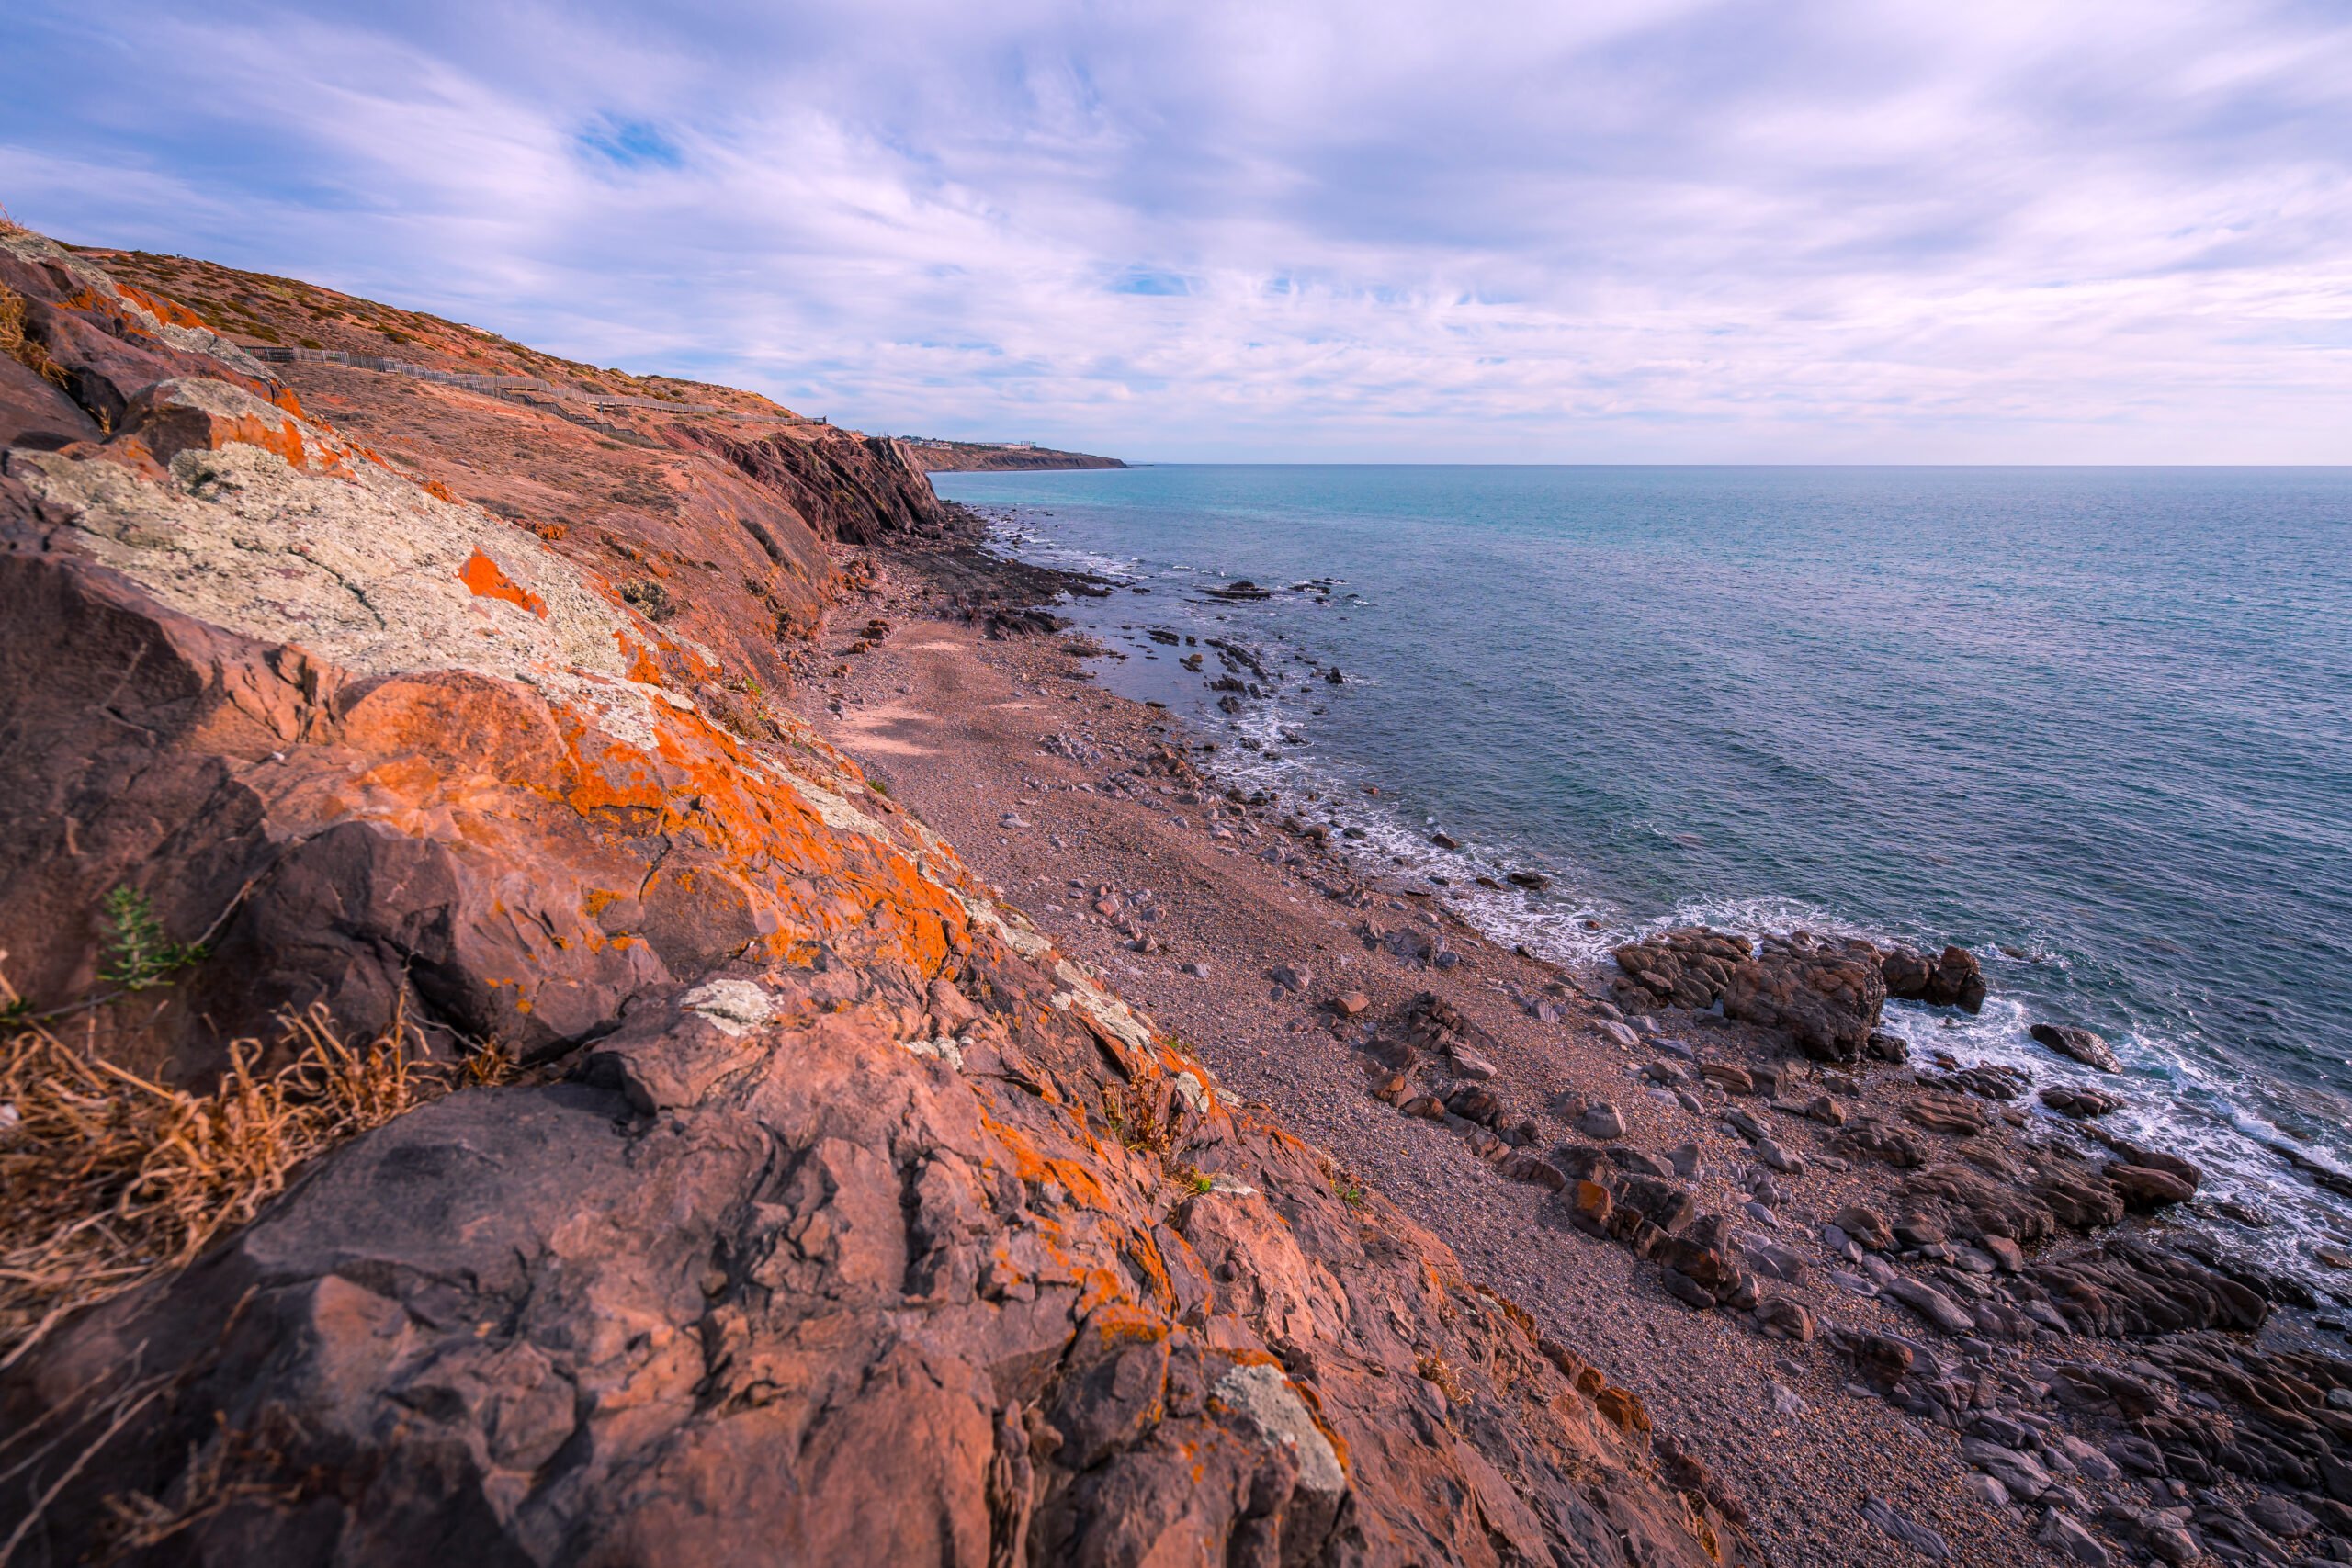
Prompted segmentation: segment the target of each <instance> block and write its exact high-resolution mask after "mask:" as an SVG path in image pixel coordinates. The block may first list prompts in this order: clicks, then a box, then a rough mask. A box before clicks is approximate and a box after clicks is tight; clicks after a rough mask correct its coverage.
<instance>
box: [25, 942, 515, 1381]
mask: <svg viewBox="0 0 2352 1568" xmlns="http://www.w3.org/2000/svg"><path fill="white" fill-rule="evenodd" d="M0 994H5V995H6V997H7V998H13V995H14V993H13V991H12V990H9V989H8V987H7V986H6V980H5V979H0ZM281 1022H282V1026H283V1034H282V1036H281V1039H280V1041H279V1044H280V1046H281V1048H282V1049H284V1050H286V1051H288V1052H290V1053H291V1054H292V1060H291V1061H289V1062H288V1064H287V1066H283V1067H280V1068H278V1069H277V1070H276V1071H273V1072H263V1071H260V1070H257V1069H256V1067H255V1066H254V1063H255V1062H256V1061H257V1060H258V1059H259V1058H260V1057H261V1055H262V1045H261V1043H260V1042H259V1041H257V1040H241V1041H238V1042H237V1043H234V1044H233V1045H232V1046H231V1047H230V1053H229V1055H230V1067H229V1071H228V1072H227V1073H226V1074H225V1075H223V1076H222V1077H221V1079H220V1083H219V1084H218V1085H217V1086H216V1087H215V1088H214V1089H211V1090H210V1091H209V1092H208V1093H203V1094H191V1093H189V1092H187V1091H186V1090H184V1089H171V1088H168V1087H166V1086H164V1085H162V1084H157V1083H153V1082H150V1081H149V1080H148V1079H146V1078H143V1077H140V1076H139V1075H137V1074H135V1073H132V1072H130V1071H128V1070H126V1069H124V1068H122V1067H120V1066H116V1065H115V1064H114V1063H112V1062H109V1061H107V1059H106V1058H105V1057H104V1056H103V1055H99V1054H98V1053H97V1052H96V1049H95V1048H94V1047H93V1046H91V1045H88V1044H85V1045H84V1046H81V1047H76V1046H74V1045H72V1044H69V1043H66V1042H65V1041H63V1040H62V1039H60V1038H59V1037H58V1036H57V1035H56V1034H54V1033H52V1032H50V1031H49V1030H48V1029H45V1028H41V1027H39V1026H37V1025H17V1027H16V1028H15V1029H14V1031H13V1032H11V1034H10V1035H9V1037H8V1038H7V1040H6V1043H5V1044H0V1367H6V1365H8V1364H9V1363H11V1362H13V1361H15V1360H16V1359H17V1358H18V1357H19V1356H21V1355H22V1354H24V1352H25V1351H26V1350H27V1349H28V1348H30V1347H31V1345H32V1344H34V1343H35V1342H36V1341H38V1340H39V1339H40V1337H41V1336H42V1335H43V1334H44V1333H46V1332H47V1331H48V1329H49V1328H50V1326H51V1325H53V1324H55V1323H56V1322H57V1321H58V1320H59V1319H60V1318H62V1317H63V1316H64V1315H65V1314H68V1313H70V1312H73V1311H74V1310H75V1309H77V1308H80V1307H84V1306H87V1305H90V1304H91V1303H96V1302H99V1301H103V1300H105V1299H106V1298H107V1297H108V1296H111V1295H115V1294H117V1293H119V1292H122V1291H125V1290H128V1289H130V1287H131V1286H133V1285H135V1284H137V1283H139V1282H140V1281H141V1280H145V1279H147V1278H149V1277H151V1276H153V1275H154V1274H157V1273H160V1272H162V1271H164V1270H165V1269H176V1268H179V1267H181V1266H183V1265H185V1264H187V1263H188V1262H189V1261H191V1260H192V1259H194V1258H196V1257H197V1255H198V1253H200V1252H202V1251H203V1250H204V1249H205V1247H208V1246H209V1245H210V1244H211V1243H212V1242H213V1241H214V1240H216V1239H218V1238H219V1237H220V1236H221V1235H225V1234H227V1233H228V1232H230V1231H232V1230H234V1229H235V1228H236V1227H238V1226H240V1225H243V1224H246V1223H247V1222H248V1221H250V1220H252V1219H253V1218H254V1216H255V1215H256V1214H258V1213H260V1212H261V1210H262V1208H263V1206H264V1205H265V1204H266V1203H267V1202H268V1201H270V1200H271V1199H272V1198H275V1197H277V1195H278V1194H279V1193H280V1192H283V1191H284V1190H286V1186H287V1183H288V1180H289V1179H290V1178H291V1177H292V1175H293V1174H294V1172H295V1171H296V1169H297V1168H300V1166H301V1165H302V1164H303V1162H304V1161H306V1160H309V1159H311V1158H312V1157H314V1156H317V1155H320V1154H322V1153H323V1152H324V1151H326V1150H327V1149H329V1148H331V1147H333V1146H334V1145H336V1144H338V1143H340V1142H342V1141H343V1140H344V1139H345V1138H348V1137H351V1136H353V1135H354V1134H358V1133H364V1132H366V1131H367V1130H368V1129H369V1128H371V1127H379V1126H381V1125H382V1124H383V1123H385V1122H389V1121H390V1120H391V1119H392V1118H393V1117H395V1116H398V1115H399V1114H401V1112H402V1111H408V1110H410V1109H412V1108H413V1107H415V1106H417V1105H421V1104H423V1103H424V1102H425V1101H427V1100H434V1099H437V1098H439V1097H440V1096H441V1095H443V1094H446V1093H447V1092H448V1091H449V1090H450V1089H454V1088H457V1087H458V1086H459V1085H460V1084H468V1083H491V1082H497V1081H500V1080H502V1079H503V1078H504V1077H506V1076H507V1075H508V1071H509V1067H508V1064H507V1062H506V1060H505V1058H504V1056H503V1054H501V1053H499V1052H498V1051H497V1050H496V1048H495V1047H486V1048H484V1049H483V1050H482V1051H481V1052H478V1053H477V1054H476V1055H474V1056H473V1057H472V1058H470V1059H469V1060H468V1061H467V1062H466V1063H464V1064H462V1065H461V1066H458V1068H456V1069H454V1070H452V1069H448V1068H445V1067H441V1066H435V1065H434V1064H431V1063H429V1062H426V1061H424V1060H423V1059H422V1048H423V1045H424V1039H423V1036H422V1034H421V1033H420V1032H418V1031H417V1030H416V1028H415V1026H414V1025H413V1024H412V1023H410V1022H409V1021H408V1020H407V1017H406V1015H405V1013H397V1014H395V1016H394V1018H393V1020H392V1022H391V1023H390V1026H388V1027H387V1028H386V1029H385V1030H384V1032H382V1033H381V1034H379V1035H378V1036H377V1037H376V1038H375V1039H373V1040H370V1041H368V1042H367V1043H364V1044H359V1045H353V1044H350V1043H346V1042H345V1041H344V1040H343V1039H342V1038H341V1037H340V1036H339V1035H338V1034H337V1033H336V1032H335V1030H334V1024H333V1021H332V1020H331V1019H330V1017H329V1016H328V1014H327V1012H326V1010H325V1009H324V1007H323V1006H321V1005H315V1004H314V1005H313V1006H312V1007H311V1010H309V1011H308V1012H305V1013H300V1014H290V1015H288V1016H287V1017H285V1018H284V1019H283V1020H282V1021H281Z"/></svg>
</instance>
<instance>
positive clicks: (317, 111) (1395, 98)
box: [0, 0, 2352, 461]
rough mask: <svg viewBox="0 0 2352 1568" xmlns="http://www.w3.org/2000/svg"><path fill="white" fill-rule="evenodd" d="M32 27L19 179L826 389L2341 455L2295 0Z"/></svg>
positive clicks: (2323, 99) (1473, 428) (811, 11)
mask: <svg viewBox="0 0 2352 1568" xmlns="http://www.w3.org/2000/svg"><path fill="white" fill-rule="evenodd" d="M19 45H20V47H19V48H18V49H17V51H15V52H14V54H13V55H12V63H10V64H8V65H6V66H0V71H5V72H6V73H8V74H9V76H10V77H12V78H14V79H13V80H11V81H10V82H9V83H8V85H9V87H10V93H9V100H8V101H9V104H10V105H11V106H12V107H6V108H0V197H6V199H7V200H8V201H10V202H11V204H12V205H14V206H15V207H16V208H17V210H18V212H19V214H20V216H22V217H24V218H25V219H27V220H29V221H33V222H36V223H39V224H41V225H43V226H46V227H49V228H51V229H53V230H56V231H63V232H65V233H67V234H69V235H70V236H71V237H75V238H86V239H92V240H103V241H111V242H118V243H134V244H141V245H146V246H149V247H151V248H173V249H180V250H186V251H189V252H192V253H198V254H209V255H213V256H216V257H218V258H219V259H221V260H225V261H231V262H234V263H237V264H239V265H252V266H256V267H262V268H265V269H267V270H272V271H279V272H292V273H299V274H301V275H303V276H311V277H314V278H316V279H318V280H319V281H322V282H326V283H330V284H334V285H336V286H339V287H345V288H353V289H355V290H356V291H358V292H363V293H368V294H372V295H376V296H378V297H381V298H388V299H395V300H397V301H399V302H401V303H407V304H414V305H419V306H423V307H424V308H427V309H432V310H439V311H442V312H444V313H447V314H451V315H455V316H458V317H460V318H462V319H466V320H471V321H476V322H478V323H479V324H481V325H484V326H489V327H492V328H494V329H496V330H498V331H501V332H504V333H509V334H510V335H513V336H515V337H518V338H522V339H525V340H526V341H530V342H534V343H537V344H540V345H542V346H545V347H548V348H550V349H553V350H556V351H559V352H562V353H567V354H571V355H577V356H579V357H582V358H587V359H593V360H595V361H597V362H599V363H623V364H628V365H632V366H635V367H641V368H676V369H687V370H691V371H693V372H695V373H698V374H705V375H709V376H713V377H715V378H723V379H731V380H739V381H741V382H744V383H746V384H750V385H754V386H758V387H760V388H762V389H764V390H768V391H771V392H773V393H775V394H776V395H778V396H780V397H782V398H784V399H785V400H786V401H789V402H793V403H795V404H797V405H799V406H803V407H806V408H809V409H810V410H811V411H812V412H826V413H830V414H831V415H833V416H834V417H836V418H837V419H841V420H842V421H844V422H846V423H861V424H864V425H865V426H867V427H869V428H882V429H891V430H901V431H908V430H921V431H933V432H939V433H947V434H982V435H989V434H995V435H1027V436H1035V437H1036V438H1039V439H1044V440H1049V441H1055V442H1059V443H1065V444H1070V445H1078V446H1091V447H1095V448H1100V449H1108V450H1114V451H1118V452H1121V453H1123V454H1125V455H1129V456H1134V457H1168V458H1182V457H1224V456H1233V457H1251V458H1272V459H1278V458H1284V457H1298V458H1316V457H1338V458H1346V457H1396V456H1397V455H1400V454H1405V455H1411V456H1419V457H1431V458H1444V457H1463V458H1495V459H1527V460H1544V459H1555V460H1749V459H1760V460H1791V459H1805V458H1819V459H1824V460H1846V459H1883V460H1947V459H1949V460H2017V461H2042V460H2088V461H2131V460H2157V461H2176V460H2184V459H2190V460H2228V461H2279V460H2306V461H2346V460H2352V420H2347V419H2346V418H2345V417H2344V410H2345V408H2346V395H2347V393H2352V259H2347V258H2352V243H2347V242H2352V180H2348V179H2347V167H2346V164H2347V156H2348V155H2352V108H2348V107H2346V99H2345V97H2344V96H2343V94H2342V92H2341V89H2340V84H2341V83H2342V82H2343V81H2345V80H2347V79H2352V22H2347V21H2346V20H2344V19H2342V18H2341V17H2339V16H2338V15H2337V14H2335V13H2333V12H2331V11H2328V10H2325V9H2320V8H2311V7H2300V6H2275V7H2267V8H2266V7H2258V6H2239V7H2233V8H2230V9H2228V10H2226V11H2223V10H2217V9H2211V8H2206V7H2200V6H2193V5H2188V4H2162V3H2150V4H2143V5H2134V6H2076V7H2071V8H2064V9H2063V10H2062V11H2059V12H2052V10H2051V9H2050V8H2048V7H2041V6H1998V5H1996V6H1975V7H1970V8H1965V9H1962V8H1955V7H1951V6H1933V7H1930V6H1883V5H1876V6H1860V5H1853V6H1836V5H1806V6H1793V7H1792V6H1764V5H1748V4H1738V5H1727V4H1713V5H1710V4H1701V3H1698V0H1689V3H1681V4H1649V5H1634V4H1628V5H1617V6H1591V7H1584V8H1571V7H1560V6H1527V7H1524V8H1523V10H1521V13H1520V14H1518V15H1516V16H1514V15H1510V14H1508V12H1507V11H1504V10H1498V9H1496V8H1491V7H1490V8H1488V9H1487V11H1485V12H1482V13H1480V14H1478V15H1476V16H1472V15H1469V14H1466V13H1463V12H1461V11H1460V10H1458V9H1457V8H1441V7H1437V6H1427V5H1416V6H1407V5H1397V4H1385V5H1367V6H1350V7H1347V8H1344V9H1343V8H1340V7H1336V6H1334V7H1329V8H1327V9H1324V10H1322V11H1317V12H1307V11H1302V10H1299V9H1297V8H1289V9H1279V8H1268V7H1262V6H1250V7H1245V6H1232V5H1227V6H1217V5H1206V6H1202V5H1194V6H1182V7H1178V6H1162V7H1157V8H1136V9H1135V10H1133V11H1130V12H1124V13H1122V14H1120V15H1118V16H1116V17H1113V16H1112V15H1110V14H1109V13H1106V12H1104V11H1103V10H1100V9H1097V8H1093V7H1088V6H1078V5H1075V4H1072V5H1061V4H1047V3H1043V0H1031V3H1028V4H1015V5H1010V6H998V7H993V8H989V10H987V11H985V12H983V11H981V10H980V9H978V8H974V7H964V6H944V5H942V6H883V7H877V8H860V9H858V10H856V11H855V12H854V13H852V12H846V11H843V10H842V9H840V8H831V7H828V8H823V9H818V8H814V7H811V8H808V9H805V10H804V9H799V8H793V7H787V8H785V9H782V10H777V9H775V8H771V7H761V8H757V9H751V8H746V9H744V10H741V11H737V10H733V9H730V8H729V7H725V6H687V7H683V8H674V9H671V10H668V11H665V12H664V13H662V17H661V19H659V20H658V21H656V20H649V19H648V14H646V13H643V12H639V11H623V10H622V9H620V8H609V9H603V10H600V9H598V8H595V7H586V8H573V7H566V8H564V9H562V10H561V11H558V10H554V9H537V10H532V9H524V10H513V11H503V12H499V13H494V14H492V15H489V16H487V17H485V16H483V15H481V14H480V13H479V9H478V8H476V9H473V10H468V11H459V10H458V9H456V8H455V7H448V8H446V9H445V8H442V7H436V6H409V7H379V8H378V9H377V10H375V11H374V12H371V13H369V15H368V19H367V20H364V21H357V20H343V21H336V22H326V21H321V20H318V19H316V18H315V17H303V16H300V15H298V14H296V13H294V12H292V11H290V10H285V9H281V8H278V7H276V6H266V5H257V6H250V7H247V8H244V9H242V10H234V11H232V12H230V13H228V14H226V15H215V16H211V17H208V19H207V20H206V22H205V23H204V24H203V25H202V26H200V27H199V26H196V25H193V24H189V23H185V22H181V21H175V20H174V19H173V17H171V16H170V15H168V14H166V13H164V11H162V10H161V9H159V8H153V7H151V6H145V5H142V4H139V3H132V4H129V5H126V6H119V7H115V8H110V9H109V10H108V11H107V13H106V15H105V17H103V18H102V19H101V18H98V17H95V16H94V15H93V14H89V13H86V12H84V11H79V10H73V11H69V10H67V9H64V8H62V7H58V8H55V9H52V10H51V11H48V12H43V13H38V14H37V15H36V17H34V19H33V21H32V23H31V25H30V26H29V27H28V28H26V29H25V31H24V32H23V34H22V35H21V36H20V39H19ZM583 138H584V139H585V140H583ZM597 147H601V148H602V149H603V151H601V152H600V151H595V150H594V148H597ZM632 147H634V148H639V149H647V150H650V155H649V156H646V157H645V158H643V159H642V160H640V161H639V162H637V163H636V164H633V165H632V164H631V163H630V159H629V154H628V149H630V148H632ZM672 153H674V157H673V156H672V155H671V154H672Z"/></svg>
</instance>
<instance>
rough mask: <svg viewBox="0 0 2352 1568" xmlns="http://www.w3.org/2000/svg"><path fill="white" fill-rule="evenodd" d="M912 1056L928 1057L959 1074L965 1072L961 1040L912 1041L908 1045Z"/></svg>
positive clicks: (908, 1053)
mask: <svg viewBox="0 0 2352 1568" xmlns="http://www.w3.org/2000/svg"><path fill="white" fill-rule="evenodd" d="M906 1045H907V1055H910V1056H927V1057H929V1058H930V1059H931V1060H933V1061H934V1062H944V1063H946V1064H947V1065H948V1066H951V1067H953V1068H955V1069H956V1071H957V1072H959V1073H960V1072H962V1071H963V1070H964V1043H963V1042H962V1041H960V1040H910V1041H908V1042H907V1043H906Z"/></svg>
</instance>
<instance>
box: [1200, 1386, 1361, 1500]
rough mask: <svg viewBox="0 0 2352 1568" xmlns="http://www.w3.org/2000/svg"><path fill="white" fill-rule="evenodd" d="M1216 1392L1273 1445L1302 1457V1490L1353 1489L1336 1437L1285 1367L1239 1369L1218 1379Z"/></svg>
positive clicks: (1322, 1492) (1329, 1493)
mask: <svg viewBox="0 0 2352 1568" xmlns="http://www.w3.org/2000/svg"><path fill="white" fill-rule="evenodd" d="M1211 1392H1213V1393H1215V1394H1216V1397H1217V1399H1218V1400H1219V1401H1221V1402H1222V1403H1223V1404H1226V1405H1227V1407H1229V1408H1231V1409H1233V1410H1236V1411H1238V1412H1239V1413H1240V1414H1242V1415H1243V1416H1247V1417H1249V1419H1250V1424H1251V1425H1252V1426H1254V1427H1257V1428H1258V1432H1259V1435H1260V1436H1261V1437H1262V1438H1265V1439H1266V1440H1267V1441H1268V1442H1274V1443H1280V1444H1282V1445H1283V1447H1284V1448H1286V1449H1288V1450H1291V1452H1292V1453H1293V1454H1295V1456H1297V1459H1298V1484H1299V1487H1300V1489H1301V1490H1302V1491H1306V1492H1311V1493H1317V1494H1319V1495H1323V1496H1326V1497H1329V1496H1334V1495H1338V1494H1340V1493H1341V1492H1345V1491H1346V1490H1347V1489H1348V1472H1347V1471H1346V1470H1345V1469H1344V1468H1342V1467H1341V1465H1340V1456H1339V1453H1338V1451H1337V1450H1334V1449H1333V1448H1332V1447H1331V1439H1330V1438H1327V1437H1325V1436H1324V1435H1323V1429H1322V1428H1321V1427H1317V1425H1316V1424H1315V1416H1314V1414H1313V1413H1312V1412H1311V1411H1309V1410H1308V1409H1307V1408H1306V1401H1305V1400H1303V1399H1301V1398H1300V1397H1299V1396H1298V1390H1297V1389H1295V1388H1293V1387H1292V1386H1291V1381H1290V1379H1288V1378H1286V1377H1284V1376H1283V1372H1282V1369H1281V1368H1279V1367H1272V1366H1268V1365H1266V1364H1265V1363H1264V1362H1262V1361H1261V1362H1252V1363H1250V1364H1249V1365H1247V1366H1239V1367H1236V1368H1234V1369H1233V1370H1232V1371H1229V1372H1227V1373H1226V1374H1225V1376H1223V1377H1221V1378H1219V1379H1218V1380H1217V1382H1216V1388H1215V1389H1214V1390H1212V1391H1211Z"/></svg>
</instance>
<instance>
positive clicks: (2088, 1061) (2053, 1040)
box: [2027, 1023, 2123, 1073]
mask: <svg viewBox="0 0 2352 1568" xmlns="http://www.w3.org/2000/svg"><path fill="white" fill-rule="evenodd" d="M2027 1032H2028V1033H2030V1034H2031V1035H2032V1036H2033V1037H2034V1039H2035V1040H2037V1041H2039V1042H2040V1043H2041V1044H2043V1045H2046V1046H2048V1047H2049V1048H2050V1049H2051V1050H2052V1051H2055V1052H2057V1053H2058V1054H2059V1055H2062V1056H2068V1057H2071V1058H2073V1059H2074V1060H2075V1061H2077V1062H2080V1063H2081V1064H2082V1065H2083V1066H2086V1067H2096V1068H2097V1069H2098V1071H2100V1072H2102V1073H2120V1072H2121V1071H2122V1070H2123V1064H2122V1063H2121V1062H2120V1061H2119V1060H2117V1059H2116V1055H2115V1052H2114V1051H2113V1050H2112V1049H2111V1048H2109V1045H2108V1043H2107V1042H2106V1041H2104V1040H2102V1039H2100V1038H2099V1037H2098V1035H2096V1034H2094V1033H2092V1032H2090V1031H2089V1030H2087V1029H2077V1028H2075V1027H2074V1026H2073V1025H2071V1024H2063V1023H2037V1024H2035V1025H2034V1026H2033V1027H2032V1028H2031V1029H2030V1030H2029V1031H2027Z"/></svg>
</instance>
